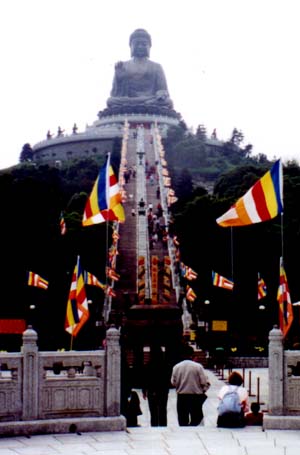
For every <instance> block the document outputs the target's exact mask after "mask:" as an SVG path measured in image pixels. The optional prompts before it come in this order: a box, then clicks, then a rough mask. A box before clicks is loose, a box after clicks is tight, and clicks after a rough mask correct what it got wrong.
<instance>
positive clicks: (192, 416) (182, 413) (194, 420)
mask: <svg viewBox="0 0 300 455" xmlns="http://www.w3.org/2000/svg"><path fill="white" fill-rule="evenodd" d="M177 416H178V423H179V425H180V426H181V427H183V426H188V425H191V426H197V425H199V424H200V423H201V420H202V419H203V412H202V397H201V395H195V394H185V393H179V394H178V395H177Z"/></svg>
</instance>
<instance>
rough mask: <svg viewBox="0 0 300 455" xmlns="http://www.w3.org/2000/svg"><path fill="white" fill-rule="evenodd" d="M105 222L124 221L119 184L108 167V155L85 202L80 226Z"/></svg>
mask: <svg viewBox="0 0 300 455" xmlns="http://www.w3.org/2000/svg"><path fill="white" fill-rule="evenodd" d="M106 221H121V222H123V221H125V213H124V208H123V205H122V203H121V193H120V189H119V184H118V180H117V178H116V176H115V173H114V171H113V168H112V166H111V165H110V157H109V155H108V157H107V160H106V163H105V165H104V166H103V167H102V168H101V169H100V171H99V175H98V177H97V180H96V182H95V183H94V186H93V189H92V192H91V194H90V196H89V198H88V200H87V203H86V206H85V209H84V214H83V220H82V225H83V226H91V225H93V224H98V223H104V222H106Z"/></svg>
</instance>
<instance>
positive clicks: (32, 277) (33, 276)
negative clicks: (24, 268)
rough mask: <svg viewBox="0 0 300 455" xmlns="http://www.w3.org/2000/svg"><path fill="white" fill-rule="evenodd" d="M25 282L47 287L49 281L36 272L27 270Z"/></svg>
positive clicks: (30, 284) (38, 286)
mask: <svg viewBox="0 0 300 455" xmlns="http://www.w3.org/2000/svg"><path fill="white" fill-rule="evenodd" d="M27 284H28V286H34V287H36V288H41V289H48V285H49V281H47V280H45V279H44V278H42V277H41V276H40V275H38V274H37V273H34V272H27Z"/></svg>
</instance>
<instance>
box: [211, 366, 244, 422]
mask: <svg viewBox="0 0 300 455" xmlns="http://www.w3.org/2000/svg"><path fill="white" fill-rule="evenodd" d="M242 384H243V378H242V376H241V375H240V374H239V373H238V372H237V371H233V372H232V373H231V374H230V376H229V379H228V384H227V385H224V386H223V387H222V388H221V390H220V392H219V394H218V398H219V399H220V403H219V406H218V419H217V426H218V427H224V428H240V427H244V426H245V424H246V423H245V413H246V412H248V411H249V397H248V392H247V389H246V388H245V387H243V386H242Z"/></svg>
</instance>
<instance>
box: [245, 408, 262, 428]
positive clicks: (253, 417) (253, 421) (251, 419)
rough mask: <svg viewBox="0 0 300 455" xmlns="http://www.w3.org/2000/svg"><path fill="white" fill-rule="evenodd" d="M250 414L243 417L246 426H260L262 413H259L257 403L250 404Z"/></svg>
mask: <svg viewBox="0 0 300 455" xmlns="http://www.w3.org/2000/svg"><path fill="white" fill-rule="evenodd" d="M250 409H251V412H247V414H246V415H245V420H246V425H262V423H263V413H262V412H261V411H260V405H259V403H251V408H250Z"/></svg>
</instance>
